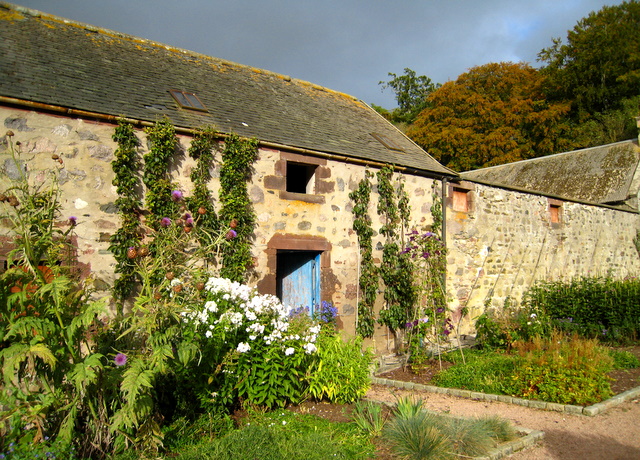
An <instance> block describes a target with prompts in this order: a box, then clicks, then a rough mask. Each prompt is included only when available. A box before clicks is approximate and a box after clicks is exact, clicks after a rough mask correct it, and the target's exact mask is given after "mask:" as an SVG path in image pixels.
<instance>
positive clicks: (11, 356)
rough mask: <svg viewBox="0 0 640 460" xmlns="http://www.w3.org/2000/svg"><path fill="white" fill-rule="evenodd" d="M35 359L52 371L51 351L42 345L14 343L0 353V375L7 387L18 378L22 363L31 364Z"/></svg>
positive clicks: (53, 362)
mask: <svg viewBox="0 0 640 460" xmlns="http://www.w3.org/2000/svg"><path fill="white" fill-rule="evenodd" d="M36 359H40V360H42V361H43V362H44V363H45V364H46V365H48V366H49V367H51V369H54V368H55V366H56V358H55V356H54V355H53V353H52V352H51V350H50V349H49V348H48V347H47V346H46V345H45V344H43V343H36V344H23V343H14V344H13V345H11V346H10V347H8V348H5V349H4V350H2V351H0V360H2V362H3V363H2V375H3V377H4V381H5V383H6V384H7V385H12V384H13V383H14V381H15V379H16V378H19V377H18V376H19V371H20V367H21V366H22V364H23V363H24V362H27V363H31V364H33V363H34V362H35V360H36Z"/></svg>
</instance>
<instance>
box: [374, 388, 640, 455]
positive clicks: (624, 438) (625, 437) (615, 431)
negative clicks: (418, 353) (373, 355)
mask: <svg viewBox="0 0 640 460" xmlns="http://www.w3.org/2000/svg"><path fill="white" fill-rule="evenodd" d="M405 396H410V397H416V398H420V399H423V400H424V407H426V408H427V409H430V410H435V411H440V412H448V413H451V414H454V415H462V416H468V417H473V416H476V417H477V416H484V415H498V416H500V417H503V418H505V419H507V420H510V421H511V422H513V423H514V424H515V425H518V426H521V427H524V428H530V429H534V430H540V431H544V433H545V435H544V440H543V441H542V442H541V443H539V444H537V445H536V446H535V447H533V448H529V449H527V450H524V451H521V452H517V453H515V454H513V455H511V456H510V457H509V458H510V459H514V460H551V459H557V460H602V459H605V460H640V399H635V400H631V401H628V402H625V403H623V404H621V405H620V406H617V407H614V408H612V409H609V410H608V411H606V412H605V413H603V414H599V415H596V416H594V417H588V416H585V415H571V414H566V413H560V412H553V411H545V410H540V409H532V408H528V407H522V406H516V405H512V404H506V403H502V402H497V401H474V400H470V399H465V398H456V397H453V396H448V395H442V394H435V393H429V392H422V391H410V390H403V389H398V388H391V387H386V386H383V385H373V387H372V388H371V390H370V391H369V393H368V394H367V397H368V398H371V399H375V400H378V401H385V402H391V403H393V402H395V401H396V398H398V397H405Z"/></svg>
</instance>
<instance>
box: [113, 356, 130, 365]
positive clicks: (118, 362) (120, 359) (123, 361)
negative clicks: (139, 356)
mask: <svg viewBox="0 0 640 460" xmlns="http://www.w3.org/2000/svg"><path fill="white" fill-rule="evenodd" d="M113 361H114V362H115V363H116V366H124V365H125V364H127V355H125V354H124V353H118V354H117V355H116V357H115V358H114V360H113Z"/></svg>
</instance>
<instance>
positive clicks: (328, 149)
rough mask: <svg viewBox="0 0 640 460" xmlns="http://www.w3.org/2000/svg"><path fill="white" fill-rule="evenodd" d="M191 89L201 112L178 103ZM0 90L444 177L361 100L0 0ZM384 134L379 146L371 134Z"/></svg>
mask: <svg viewBox="0 0 640 460" xmlns="http://www.w3.org/2000/svg"><path fill="white" fill-rule="evenodd" d="M170 89H176V90H181V91H187V92H193V93H195V94H197V96H198V98H200V100H201V101H202V103H203V104H204V105H205V107H206V108H207V109H208V112H207V113H201V112H196V111H192V110H188V109H183V108H180V107H179V106H178V105H177V104H176V102H175V101H174V100H173V98H172V97H171V95H170V94H169V90H170ZM0 95H1V96H5V97H11V98H16V99H20V100H28V101H33V102H38V103H43V104H51V105H55V106H61V107H66V108H72V109H78V110H85V111H90V112H97V113H101V114H107V115H114V116H123V117H129V118H134V119H139V120H145V121H150V122H153V121H155V120H157V119H158V118H160V117H162V116H164V115H166V116H167V117H168V118H169V119H170V120H171V121H172V122H173V123H174V124H175V125H176V126H180V127H185V128H198V127H203V126H206V125H213V126H214V127H215V128H216V129H218V130H219V131H221V132H226V133H229V132H234V133H237V134H239V135H241V136H246V137H256V138H258V139H259V140H261V141H267V142H272V143H277V144H283V145H286V146H291V147H296V148H303V149H309V150H314V151H319V152H325V153H331V154H338V155H344V156H348V157H355V158H360V159H364V160H372V161H376V162H381V163H390V164H395V165H399V166H404V167H409V168H414V169H417V170H421V171H423V172H425V173H435V174H436V175H448V176H453V175H455V173H453V172H452V171H451V170H449V169H447V168H445V167H444V166H442V165H441V164H439V163H438V162H437V161H436V160H435V159H433V158H432V157H430V156H429V155H427V154H426V153H425V152H424V151H423V150H422V149H420V148H419V147H418V146H417V145H416V144H414V143H413V142H412V141H411V140H410V139H408V138H407V137H406V136H404V135H403V134H402V133H401V132H400V131H398V130H397V129H396V128H395V127H394V126H393V125H391V124H390V123H388V122H387V121H386V120H385V119H384V118H382V117H381V116H380V115H379V114H377V113H376V112H375V111H374V110H373V109H371V108H370V107H369V106H368V105H366V104H364V103H363V102H361V101H359V100H357V99H355V98H353V97H351V96H348V95H346V94H342V93H338V92H335V91H331V90H329V89H326V88H322V87H319V86H317V85H314V84H311V83H308V82H304V81H300V80H296V79H292V78H289V77H287V76H283V75H278V74H275V73H272V72H268V71H265V70H261V69H256V68H251V67H247V66H243V65H239V64H235V63H232V62H228V61H224V60H221V59H216V58H212V57H209V56H205V55H202V54H198V53H194V52H190V51H186V50H182V49H177V48H172V47H170V46H166V45H162V44H159V43H154V42H151V41H148V40H143V39H140V38H136V37H132V36H129V35H124V34H120V33H117V32H113V31H109V30H104V29H99V28H95V27H93V26H89V25H85V24H80V23H76V22H72V21H67V20H64V19H61V18H58V17H55V16H51V15H47V14H44V13H40V12H37V11H34V10H28V9H25V8H22V7H18V6H15V5H11V4H7V3H0ZM372 132H377V133H380V134H383V135H386V136H388V137H389V138H391V139H392V140H393V141H394V142H395V143H396V144H398V145H399V146H401V147H402V149H403V150H404V151H403V152H396V151H392V150H389V149H387V148H386V147H384V146H383V145H382V144H381V143H380V142H378V141H377V140H376V139H374V138H373V137H372V136H371V134H370V133H372Z"/></svg>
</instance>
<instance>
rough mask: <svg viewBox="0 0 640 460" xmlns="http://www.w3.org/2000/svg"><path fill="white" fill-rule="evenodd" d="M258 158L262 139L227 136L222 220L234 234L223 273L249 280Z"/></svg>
mask: <svg viewBox="0 0 640 460" xmlns="http://www.w3.org/2000/svg"><path fill="white" fill-rule="evenodd" d="M257 159H258V141H257V140H256V139H240V138H239V137H238V136H237V135H236V134H231V135H229V136H228V137H227V139H226V141H225V145H224V149H223V150H222V165H221V167H220V205H221V209H220V213H219V218H220V222H221V224H222V225H224V226H229V227H231V230H229V236H230V237H233V238H232V239H231V241H230V244H228V245H226V246H225V247H224V249H223V253H222V268H221V270H220V275H221V276H223V277H225V278H229V279H230V280H232V281H238V282H241V281H245V278H246V276H247V274H248V272H249V270H250V269H251V267H252V266H253V257H252V255H251V246H252V238H253V231H254V228H255V225H256V215H255V211H254V209H253V204H252V203H251V200H250V198H249V192H248V188H247V184H248V182H249V181H250V180H251V175H252V172H253V164H254V163H255V161H256V160H257Z"/></svg>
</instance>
